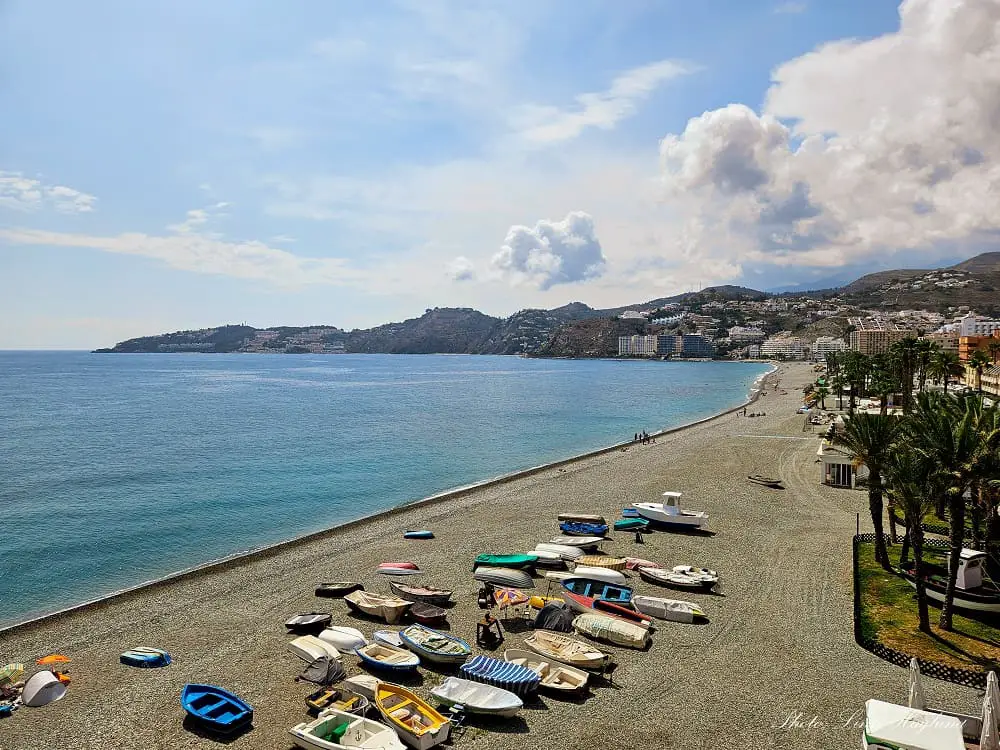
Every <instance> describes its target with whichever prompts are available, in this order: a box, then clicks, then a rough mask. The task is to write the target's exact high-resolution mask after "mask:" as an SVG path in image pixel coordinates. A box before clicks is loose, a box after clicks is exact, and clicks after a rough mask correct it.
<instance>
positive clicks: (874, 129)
mask: <svg viewBox="0 0 1000 750" xmlns="http://www.w3.org/2000/svg"><path fill="white" fill-rule="evenodd" d="M0 65H2V70H3V75H2V76H0V103H2V113H3V116H2V117H0V348H2V349H20V348H43V349H46V348H47V349H61V348H93V347H97V346H108V345H111V344H114V343H115V342H117V341H120V340H122V339H125V338H129V337H133V336H139V335H149V334H154V333H160V332H165V331H173V330H181V329H191V328H202V327H209V326H215V325H221V324H225V323H241V322H246V323H248V324H250V325H255V326H260V327H264V326H269V325H312V324H329V325H336V326H339V327H342V328H348V329H350V328H356V327H368V326H371V325H377V324H380V323H383V322H388V321H391V320H402V319H405V318H409V317H415V316H418V315H420V314H422V313H423V312H424V310H425V309H426V308H429V307H436V306H442V307H444V306H449V307H451V306H455V307H474V308H476V309H479V310H482V311H483V312H486V313H489V314H492V315H498V316H506V315H510V314H512V313H514V312H516V311H517V310H519V309H523V308H527V307H556V306H559V305H562V304H565V303H567V302H571V301H577V300H579V301H582V302H586V303H587V304H590V305H592V306H594V307H610V306H617V305H625V304H632V303H637V302H641V301H643V300H647V299H653V298H656V297H662V296H666V295H670V294H675V293H678V292H683V291H689V290H691V289H697V288H700V287H703V286H707V285H711V284H733V283H735V284H744V285H746V286H750V287H753V288H757V289H770V288H776V287H779V286H784V287H788V286H791V287H793V288H796V287H798V288H813V287H815V286H816V285H817V283H819V282H828V281H829V280H830V279H831V278H843V279H845V280H847V279H850V278H851V277H853V276H856V275H860V274H862V273H865V272H867V271H871V270H876V269H880V268H893V267H934V266H935V265H938V264H939V263H943V262H954V261H956V260H959V259H962V258H965V257H970V256H972V255H975V254H977V253H979V252H984V251H987V250H996V249H1000V248H998V245H1000V242H998V237H1000V210H998V208H997V207H998V206H1000V197H998V196H1000V139H998V138H997V137H996V133H997V132H1000V0H906V1H905V2H903V3H902V4H899V3H897V2H892V1H891V0H838V2H829V1H828V0H796V1H791V2H788V1H784V0H702V1H700V2H690V0H628V2H610V0H530V1H528V2H522V1H521V0H506V1H505V2H499V0H495V1H492V2H485V1H480V0H454V1H451V0H366V1H365V2H361V1H360V0H359V1H354V0H351V1H348V0H291V1H290V2H286V3H274V2H266V3H265V2H258V1H256V0H213V2H208V3H206V2H202V1H201V0H169V2H167V1H160V0H149V2H143V3H136V2H133V1H132V0H92V2H88V3H83V4H81V3H77V2H71V1H70V0H5V1H4V2H3V3H0ZM821 285H827V284H826V283H823V284H821Z"/></svg>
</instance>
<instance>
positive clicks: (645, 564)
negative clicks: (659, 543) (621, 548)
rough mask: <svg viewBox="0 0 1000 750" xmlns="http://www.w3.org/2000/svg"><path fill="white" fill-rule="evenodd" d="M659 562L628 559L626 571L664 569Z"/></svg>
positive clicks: (634, 558)
mask: <svg viewBox="0 0 1000 750" xmlns="http://www.w3.org/2000/svg"><path fill="white" fill-rule="evenodd" d="M662 567H663V566H662V565H660V564H659V563H658V562H653V561H652V560H643V559H642V558H641V557H626V558H625V570H636V569H638V568H662Z"/></svg>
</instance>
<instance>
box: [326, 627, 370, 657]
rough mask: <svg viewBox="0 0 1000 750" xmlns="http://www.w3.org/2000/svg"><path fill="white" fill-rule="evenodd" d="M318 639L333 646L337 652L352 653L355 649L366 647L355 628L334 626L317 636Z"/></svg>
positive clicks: (366, 642)
mask: <svg viewBox="0 0 1000 750" xmlns="http://www.w3.org/2000/svg"><path fill="white" fill-rule="evenodd" d="M319 639H320V640H321V641H325V642H326V643H329V644H330V645H331V646H333V647H334V648H335V649H337V650H338V651H353V650H354V649H356V648H361V647H362V646H367V645H368V639H367V638H365V636H364V633H362V632H361V631H360V630H358V629H357V628H349V627H346V626H343V625H334V626H332V627H329V628H327V629H326V630H324V631H323V632H322V633H320V634H319Z"/></svg>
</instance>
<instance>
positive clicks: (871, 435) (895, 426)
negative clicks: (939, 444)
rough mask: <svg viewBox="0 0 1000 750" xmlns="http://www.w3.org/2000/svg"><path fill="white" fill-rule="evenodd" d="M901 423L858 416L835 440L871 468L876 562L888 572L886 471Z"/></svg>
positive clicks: (870, 504)
mask: <svg viewBox="0 0 1000 750" xmlns="http://www.w3.org/2000/svg"><path fill="white" fill-rule="evenodd" d="M899 427H900V421H899V420H898V419H897V418H896V417H890V416H887V415H884V414H867V413H864V412H862V413H861V414H855V415H853V416H851V417H850V418H848V419H846V420H845V421H844V430H843V432H839V433H837V434H836V435H835V436H834V438H833V441H834V443H835V444H836V445H840V446H843V447H844V448H846V449H847V450H849V451H850V452H851V453H852V454H853V456H854V460H855V461H856V462H859V463H863V464H864V465H865V466H867V467H868V510H869V511H870V512H871V516H872V526H874V527H875V560H876V561H877V562H878V563H879V564H880V565H882V566H883V567H884V568H886V569H887V570H888V569H889V554H888V552H887V551H886V547H885V536H884V531H883V528H884V527H883V524H882V491H883V485H882V471H883V467H884V466H885V464H886V461H887V460H888V458H889V454H890V453H891V451H892V447H893V441H894V440H895V439H896V435H897V433H898V432H899Z"/></svg>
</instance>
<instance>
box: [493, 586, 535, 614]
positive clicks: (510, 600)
mask: <svg viewBox="0 0 1000 750" xmlns="http://www.w3.org/2000/svg"><path fill="white" fill-rule="evenodd" d="M530 599H531V597H529V596H528V595H527V594H525V593H524V592H523V591H518V590H517V589H508V588H498V589H494V591H493V601H494V602H496V605H497V607H499V608H500V609H507V607H516V606H518V605H519V604H527V603H528V601H529V600H530Z"/></svg>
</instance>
